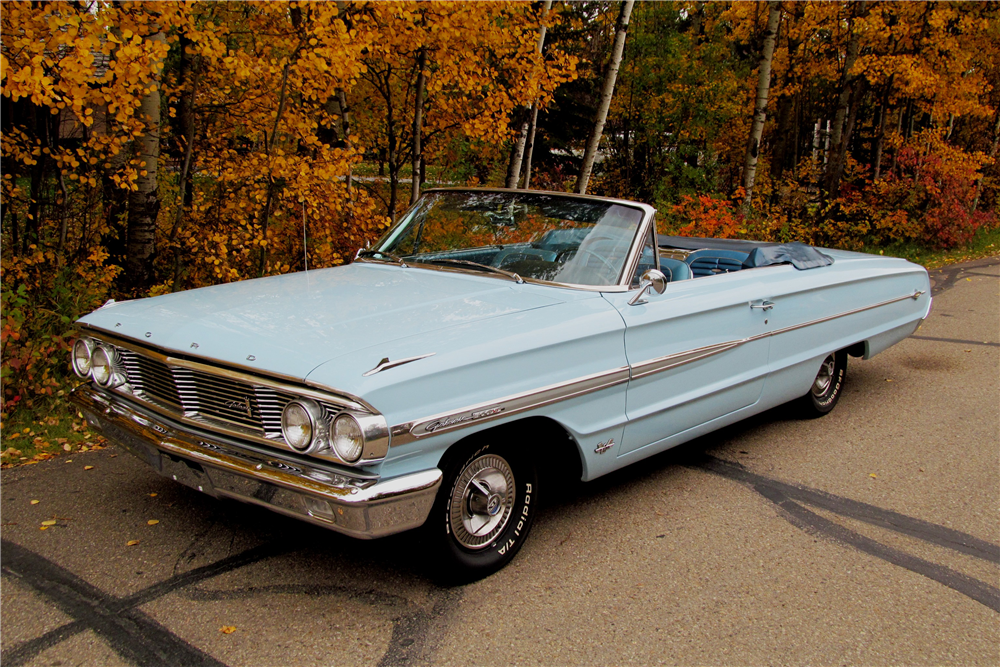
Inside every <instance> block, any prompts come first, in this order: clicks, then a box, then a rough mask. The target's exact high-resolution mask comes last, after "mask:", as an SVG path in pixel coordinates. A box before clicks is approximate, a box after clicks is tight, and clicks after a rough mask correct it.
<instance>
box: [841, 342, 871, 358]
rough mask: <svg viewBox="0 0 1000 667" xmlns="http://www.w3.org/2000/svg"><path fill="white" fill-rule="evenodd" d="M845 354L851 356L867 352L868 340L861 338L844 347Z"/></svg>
mask: <svg viewBox="0 0 1000 667" xmlns="http://www.w3.org/2000/svg"><path fill="white" fill-rule="evenodd" d="M846 349H847V354H849V355H850V356H852V357H863V356H865V354H866V353H867V352H868V341H866V340H861V341H858V342H857V343H855V344H854V345H851V346H850V347H848V348H846Z"/></svg>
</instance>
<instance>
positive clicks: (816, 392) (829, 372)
mask: <svg viewBox="0 0 1000 667" xmlns="http://www.w3.org/2000/svg"><path fill="white" fill-rule="evenodd" d="M835 368H836V363H835V361H834V359H833V355H832V354H831V355H830V356H829V357H827V358H826V359H824V360H823V365H822V366H820V367H819V373H817V374H816V379H815V380H813V386H812V393H813V396H822V395H823V394H825V393H826V392H827V390H828V389H829V388H830V384H831V383H832V382H833V373H834V370H835Z"/></svg>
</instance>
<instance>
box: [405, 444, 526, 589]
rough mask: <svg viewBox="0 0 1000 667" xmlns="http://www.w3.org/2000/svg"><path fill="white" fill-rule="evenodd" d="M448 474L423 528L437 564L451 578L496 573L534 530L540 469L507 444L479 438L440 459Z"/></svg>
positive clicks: (470, 578) (460, 579) (453, 580)
mask: <svg viewBox="0 0 1000 667" xmlns="http://www.w3.org/2000/svg"><path fill="white" fill-rule="evenodd" d="M442 464H443V465H442V469H443V471H444V479H443V480H442V483H441V490H440V492H439V493H438V497H437V499H436V500H435V502H434V508H433V509H432V510H431V515H430V518H429V519H428V520H427V523H426V524H425V526H424V530H425V533H426V534H427V537H428V539H429V541H430V543H431V545H432V547H433V550H434V552H435V561H436V562H435V566H436V567H435V569H436V570H437V571H438V574H439V575H441V577H442V578H443V579H445V580H447V581H449V582H451V583H465V582H469V581H474V580H476V579H481V578H483V577H485V576H488V575H490V574H493V573H494V572H496V571H497V570H499V569H501V568H503V567H504V566H505V565H507V563H509V562H510V561H511V560H512V559H513V558H514V555H515V554H516V553H517V552H518V550H520V548H521V545H523V544H524V540H525V539H526V538H527V536H528V532H529V531H530V530H531V524H532V522H533V521H534V517H535V505H536V504H537V495H538V474H537V472H536V470H535V466H534V464H533V463H532V462H531V460H530V459H529V458H528V457H527V456H525V455H523V454H522V453H521V452H519V451H518V450H517V449H516V448H514V447H511V446H509V445H507V444H505V443H502V442H500V443H498V442H480V443H477V446H475V447H472V448H466V449H463V450H461V451H460V452H459V453H457V454H456V455H452V456H450V457H446V460H445V461H443V462H442Z"/></svg>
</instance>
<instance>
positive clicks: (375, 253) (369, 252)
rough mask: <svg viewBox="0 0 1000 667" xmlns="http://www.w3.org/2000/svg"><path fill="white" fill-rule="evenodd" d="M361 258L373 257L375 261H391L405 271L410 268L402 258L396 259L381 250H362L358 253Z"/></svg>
mask: <svg viewBox="0 0 1000 667" xmlns="http://www.w3.org/2000/svg"><path fill="white" fill-rule="evenodd" d="M361 257H373V258H375V259H378V258H379V257H384V258H386V259H388V260H390V261H393V262H396V263H397V264H399V265H400V266H401V267H403V268H404V269H405V268H408V267H407V266H406V262H404V261H403V258H402V257H396V256H395V255H392V254H390V253H387V252H382V251H381V250H362V251H360V252H359V253H358V258H361Z"/></svg>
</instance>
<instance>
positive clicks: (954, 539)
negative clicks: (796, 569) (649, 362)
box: [688, 455, 1000, 612]
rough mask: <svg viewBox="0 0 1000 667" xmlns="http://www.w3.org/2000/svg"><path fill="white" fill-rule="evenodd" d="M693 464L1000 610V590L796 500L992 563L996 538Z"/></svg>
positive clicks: (735, 468)
mask: <svg viewBox="0 0 1000 667" xmlns="http://www.w3.org/2000/svg"><path fill="white" fill-rule="evenodd" d="M688 466H689V467H692V468H696V469H699V470H703V471H705V472H708V473H711V474H714V475H719V476H720V477H725V478H726V479H730V480H733V481H735V482H739V483H741V484H744V485H745V486H748V487H749V488H751V489H753V490H754V491H756V492H757V493H758V494H760V495H761V496H763V497H764V498H766V499H767V500H769V501H770V502H771V503H773V504H774V505H775V506H776V507H777V508H778V509H779V510H780V511H781V514H782V516H784V518H785V519H787V520H788V521H789V522H790V523H792V525H794V526H796V527H798V528H801V529H803V530H806V531H807V532H810V533H814V534H819V535H822V536H825V537H827V538H829V539H831V540H833V541H835V542H839V543H841V544H844V545H846V546H849V547H853V548H854V549H857V550H858V551H862V552H864V553H867V554H869V555H871V556H874V557H876V558H879V559H881V560H883V561H885V562H887V563H890V564H892V565H896V566H899V567H902V568H905V569H907V570H910V571H911V572H915V573H917V574H920V575H923V576H925V577H927V578H929V579H932V580H934V581H936V582H938V583H940V584H943V585H945V586H947V587H948V588H951V589H952V590H954V591H957V592H958V593H961V594H962V595H965V596H966V597H969V598H971V599H973V600H975V601H976V602H979V603H980V604H983V605H985V606H986V607H989V608H990V609H992V610H994V611H997V612H1000V589H998V588H996V587H994V586H992V585H990V584H987V583H985V582H982V581H979V580H978V579H974V578H972V577H969V576H967V575H965V574H962V573H961V572H956V571H955V570H952V569H951V568H949V567H945V566H944V565H938V564H937V563H932V562H930V561H927V560H924V559H922V558H919V557H917V556H913V555H911V554H908V553H906V552H904V551H901V550H900V549H896V548H894V547H890V546H888V545H885V544H882V543H881V542H877V541H876V540H873V539H871V538H869V537H866V536H864V535H861V534H860V533H857V532H855V531H853V530H850V529H849V528H845V527H844V526H841V525H840V524H837V523H834V522H833V521H830V520H829V519H826V518H824V517H822V516H820V515H819V514H816V513H815V512H813V511H811V510H809V509H807V508H806V507H804V506H803V505H801V504H799V502H795V501H796V500H798V501H800V502H801V503H805V504H808V505H812V506H813V507H816V508H819V509H823V510H826V511H829V512H833V513H834V514H839V515H840V516H844V517H847V518H851V519H856V520H858V521H862V522H864V523H868V524H871V525H874V526H879V527H882V528H888V529H889V530H893V531H895V532H898V533H901V534H903V535H907V536H909V537H914V538H916V539H919V540H922V541H924V542H928V543H930V544H935V545H937V546H941V547H946V548H948V549H952V550H953V551H957V552H959V553H963V554H966V555H969V556H974V557H975V558H979V559H982V560H985V561H988V562H991V563H1000V546H998V545H996V544H993V543H992V542H987V541H985V540H981V539H979V538H977V537H975V536H973V535H969V534H967V533H963V532H961V531H957V530H953V529H951V528H946V527H945V526H939V525H937V524H934V523H930V522H929V521H924V520H922V519H915V518H913V517H909V516H906V515H904V514H899V513H898V512H893V511H891V510H886V509H882V508H879V507H875V506H874V505H869V504H867V503H862V502H859V501H857V500H851V499H850V498H843V497H841V496H835V495H833V494H831V493H826V492H825V491H819V490H816V489H810V488H807V487H804V486H797V485H793V484H787V483H785V482H779V481H777V480H773V479H769V478H767V477H764V476H762V475H758V474H756V473H753V472H750V471H749V470H747V469H746V468H744V467H743V466H741V465H739V464H738V463H734V462H731V461H725V460H722V459H717V458H715V457H712V456H708V455H705V456H703V457H701V460H700V461H692V462H691V463H689V464H688Z"/></svg>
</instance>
